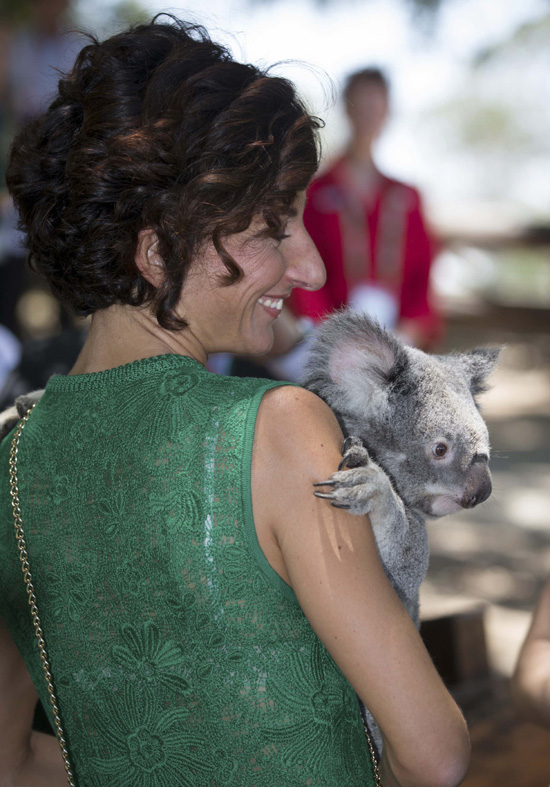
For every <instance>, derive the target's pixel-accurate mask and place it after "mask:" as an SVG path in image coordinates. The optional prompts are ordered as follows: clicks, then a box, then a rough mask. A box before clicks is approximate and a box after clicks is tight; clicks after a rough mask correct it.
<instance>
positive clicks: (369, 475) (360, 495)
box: [313, 448, 389, 514]
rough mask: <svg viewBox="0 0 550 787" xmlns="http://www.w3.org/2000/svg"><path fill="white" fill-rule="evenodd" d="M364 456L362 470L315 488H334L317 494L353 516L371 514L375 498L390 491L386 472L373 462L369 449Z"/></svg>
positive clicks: (347, 472) (340, 474)
mask: <svg viewBox="0 0 550 787" xmlns="http://www.w3.org/2000/svg"><path fill="white" fill-rule="evenodd" d="M362 452H364V453H362V454H361V459H362V462H363V464H362V465H361V466H360V467H353V468H351V469H350V470H339V471H338V472H337V473H334V475H333V476H331V478H329V480H328V481H322V482H320V483H317V484H314V486H315V487H330V491H328V492H322V491H319V490H317V489H316V490H315V491H314V493H313V494H314V495H315V496H316V497H322V498H324V499H325V500H330V502H331V505H333V506H335V507H336V508H344V509H346V510H347V511H349V512H350V513H351V514H368V513H370V511H371V510H372V507H373V504H374V501H375V498H377V497H378V496H379V495H380V493H381V492H383V491H384V490H386V489H387V487H388V484H389V479H388V477H387V475H386V474H385V473H384V471H383V470H382V468H381V467H379V466H378V465H377V464H375V463H374V462H373V461H371V460H370V459H369V455H368V452H367V450H366V449H365V448H362ZM344 460H345V454H344ZM344 460H343V461H344ZM340 466H342V465H340Z"/></svg>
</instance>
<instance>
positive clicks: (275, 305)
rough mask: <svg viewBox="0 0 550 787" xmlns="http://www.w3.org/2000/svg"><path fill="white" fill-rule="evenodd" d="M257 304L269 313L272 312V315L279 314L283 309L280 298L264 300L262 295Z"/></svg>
mask: <svg viewBox="0 0 550 787" xmlns="http://www.w3.org/2000/svg"><path fill="white" fill-rule="evenodd" d="M258 303H259V304H261V306H264V307H265V308H266V309H268V310H269V311H270V312H273V314H279V312H280V311H281V309H282V308H283V299H282V298H266V297H265V295H264V296H262V297H261V298H258Z"/></svg>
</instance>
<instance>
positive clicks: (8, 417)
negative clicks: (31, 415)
mask: <svg viewBox="0 0 550 787" xmlns="http://www.w3.org/2000/svg"><path fill="white" fill-rule="evenodd" d="M43 393H44V391H33V392H32V393H28V394H23V395H22V396H18V397H17V399H16V400H15V404H14V405H13V407H9V408H8V409H7V410H4V411H3V412H2V413H0V440H2V439H3V438H4V437H5V436H6V435H7V434H8V432H11V430H12V429H13V427H14V426H15V424H16V423H17V422H18V421H19V419H20V418H24V416H25V415H26V413H27V411H28V410H30V408H31V407H32V406H33V405H35V404H36V403H37V402H38V401H40V398H41V396H42V394H43Z"/></svg>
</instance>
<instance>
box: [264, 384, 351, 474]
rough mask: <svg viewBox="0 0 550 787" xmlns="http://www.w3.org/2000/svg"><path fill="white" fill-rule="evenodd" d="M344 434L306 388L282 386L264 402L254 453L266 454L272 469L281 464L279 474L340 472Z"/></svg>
mask: <svg viewBox="0 0 550 787" xmlns="http://www.w3.org/2000/svg"><path fill="white" fill-rule="evenodd" d="M342 439H343V435H342V431H341V429H340V426H339V425H338V422H337V420H336V418H335V416H334V414H333V413H332V411H331V409H330V408H329V407H328V405H327V404H325V402H323V400H322V399H320V398H319V397H318V396H317V395H316V394H314V393H311V391H307V390H306V389H304V388H298V387H296V386H290V385H288V386H280V387H278V388H273V389H271V390H270V391H268V392H267V393H266V394H265V396H264V397H263V399H262V402H261V405H260V409H259V411H258V419H257V423H256V438H255V450H257V451H258V453H260V454H261V453H263V452H264V451H267V452H268V453H269V455H270V459H271V461H270V465H271V469H272V470H275V466H274V463H277V460H280V462H281V463H282V465H281V468H280V470H281V471H282V472H285V471H287V472H288V471H289V470H290V468H289V464H288V463H289V461H290V462H291V463H292V464H291V467H292V468H293V469H294V471H295V470H296V469H297V468H298V467H301V468H302V470H303V471H306V472H307V470H308V468H309V470H310V471H311V472H312V473H313V474H314V475H315V476H316V480H319V479H318V477H317V474H318V473H319V472H320V473H321V474H322V473H326V472H329V475H331V474H332V473H333V472H334V471H335V470H336V468H337V466H338V462H339V460H340V451H341V447H342Z"/></svg>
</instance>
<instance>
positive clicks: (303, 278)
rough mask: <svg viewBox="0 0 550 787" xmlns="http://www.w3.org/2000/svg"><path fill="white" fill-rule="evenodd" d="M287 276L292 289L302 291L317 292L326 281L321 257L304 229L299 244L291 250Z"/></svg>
mask: <svg viewBox="0 0 550 787" xmlns="http://www.w3.org/2000/svg"><path fill="white" fill-rule="evenodd" d="M287 274H288V275H289V277H290V279H291V281H292V286H293V287H300V288H301V289H304V290H319V289H320V288H321V287H322V286H323V284H324V283H325V281H326V279H327V274H326V270H325V265H324V263H323V260H322V259H321V255H320V254H319V252H318V251H317V247H316V245H315V244H314V242H313V241H312V239H311V238H310V236H309V234H308V232H307V230H306V229H305V228H304V229H303V230H302V235H301V238H300V243H299V244H296V247H295V249H294V250H293V255H292V259H291V260H290V264H289V267H288V269H287Z"/></svg>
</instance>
